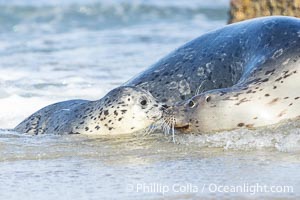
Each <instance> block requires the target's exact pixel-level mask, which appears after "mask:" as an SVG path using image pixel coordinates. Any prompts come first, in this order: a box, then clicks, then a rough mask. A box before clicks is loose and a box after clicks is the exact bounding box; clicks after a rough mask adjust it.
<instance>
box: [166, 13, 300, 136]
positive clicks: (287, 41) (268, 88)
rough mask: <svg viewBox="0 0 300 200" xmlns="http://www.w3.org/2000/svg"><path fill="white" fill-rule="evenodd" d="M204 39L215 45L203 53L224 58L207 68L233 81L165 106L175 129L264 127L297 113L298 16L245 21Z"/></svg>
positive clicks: (299, 109)
mask: <svg viewBox="0 0 300 200" xmlns="http://www.w3.org/2000/svg"><path fill="white" fill-rule="evenodd" d="M206 39H207V38H206ZM224 41H227V42H226V43H224ZM207 42H210V43H211V46H214V47H218V49H217V50H216V49H215V48H213V49H214V51H215V52H207V53H208V54H210V55H211V56H212V57H213V58H215V59H216V58H217V57H218V56H219V55H223V57H224V58H225V57H226V59H224V60H226V62H224V64H220V65H214V66H212V67H211V70H212V73H214V71H220V72H224V73H225V71H226V72H228V70H229V71H230V76H229V77H227V78H229V80H231V81H232V82H233V84H232V85H231V86H230V87H226V88H222V87H220V89H213V90H209V91H206V92H204V93H201V94H199V95H196V96H194V97H192V98H190V99H189V100H186V101H184V102H181V103H179V104H176V105H174V106H172V107H171V108H169V109H168V110H167V111H166V114H165V117H164V118H165V119H166V120H167V121H172V120H174V123H175V128H177V129H178V130H180V131H183V132H194V133H208V132H216V131H222V130H231V129H236V128H242V127H244V128H255V127H260V126H266V125H271V124H276V123H278V122H281V121H283V120H287V119H296V118H298V117H299V116H300V93H299V89H300V20H298V19H295V18H288V17H267V18H259V19H255V20H248V21H245V22H242V23H237V24H233V25H229V26H226V27H225V28H222V29H219V30H217V31H214V32H213V33H210V40H207ZM199 51H201V49H199ZM228 58H231V62H227V60H228ZM203 64H204V65H205V63H203Z"/></svg>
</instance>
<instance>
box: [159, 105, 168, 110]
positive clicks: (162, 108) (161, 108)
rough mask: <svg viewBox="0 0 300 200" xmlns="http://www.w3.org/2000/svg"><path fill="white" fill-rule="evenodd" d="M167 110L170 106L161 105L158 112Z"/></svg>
mask: <svg viewBox="0 0 300 200" xmlns="http://www.w3.org/2000/svg"><path fill="white" fill-rule="evenodd" d="M168 108H170V106H168V105H166V104H164V105H162V106H161V107H160V110H166V109H168Z"/></svg>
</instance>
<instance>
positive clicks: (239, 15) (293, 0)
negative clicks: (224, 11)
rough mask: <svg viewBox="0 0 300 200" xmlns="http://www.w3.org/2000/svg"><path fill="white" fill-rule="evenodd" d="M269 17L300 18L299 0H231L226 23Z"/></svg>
mask: <svg viewBox="0 0 300 200" xmlns="http://www.w3.org/2000/svg"><path fill="white" fill-rule="evenodd" d="M270 15H285V16H294V17H300V0H231V1H230V11H229V21H228V23H229V24H230V23H234V22H238V21H243V20H246V19H250V18H255V17H262V16H270Z"/></svg>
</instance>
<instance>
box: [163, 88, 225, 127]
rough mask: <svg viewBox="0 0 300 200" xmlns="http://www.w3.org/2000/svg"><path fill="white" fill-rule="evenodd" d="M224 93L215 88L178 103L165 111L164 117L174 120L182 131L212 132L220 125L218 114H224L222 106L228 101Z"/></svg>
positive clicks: (166, 119)
mask: <svg viewBox="0 0 300 200" xmlns="http://www.w3.org/2000/svg"><path fill="white" fill-rule="evenodd" d="M224 93H225V92H224V91H221V90H213V91H209V92H205V93H202V94H200V95H196V96H194V97H192V98H190V99H188V100H186V101H183V102H180V103H177V104H175V105H173V106H171V107H169V108H168V109H166V110H165V111H164V114H163V119H164V120H165V121H169V122H170V121H173V123H174V127H175V129H177V130H179V131H180V132H184V133H189V132H193V133H205V132H211V131H212V130H213V129H214V127H215V128H217V129H218V127H220V124H219V123H220V122H219V121H217V120H218V116H219V115H220V114H224V112H222V108H223V107H224V106H226V103H227V102H228V101H227V100H224V97H223V94H224ZM222 117H226V116H222ZM221 123H222V122H221Z"/></svg>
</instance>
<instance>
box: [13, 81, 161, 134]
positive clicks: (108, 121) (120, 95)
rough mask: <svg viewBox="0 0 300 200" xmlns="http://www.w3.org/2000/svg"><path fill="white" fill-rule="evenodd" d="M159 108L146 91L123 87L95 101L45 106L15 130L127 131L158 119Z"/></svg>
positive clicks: (65, 131) (73, 132)
mask: <svg viewBox="0 0 300 200" xmlns="http://www.w3.org/2000/svg"><path fill="white" fill-rule="evenodd" d="M162 109H163V106H162V104H160V103H158V102H157V100H156V99H155V98H154V97H153V96H152V95H151V94H150V93H149V92H147V91H145V90H143V89H141V88H136V87H131V86H122V87H118V88H116V89H114V90H112V91H110V92H109V93H108V94H107V95H106V96H104V97H103V98H101V99H100V100H97V101H88V100H70V101H64V102H59V103H55V104H52V105H49V106H46V107H44V108H42V109H40V110H39V111H37V112H35V113H34V114H32V115H31V116H29V117H28V118H27V119H25V120H24V121H23V122H21V123H20V124H19V125H17V126H16V127H15V128H14V130H15V131H18V132H23V133H28V134H31V135H39V134H101V135H105V134H106V135H114V134H126V133H132V132H135V131H138V130H141V129H144V128H146V127H148V126H150V125H151V124H152V123H154V122H155V121H157V120H159V119H160V118H161V117H162Z"/></svg>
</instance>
